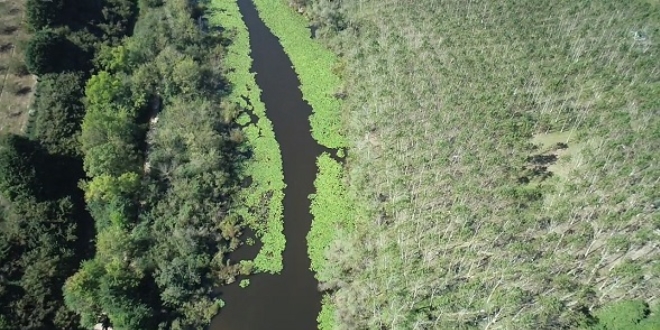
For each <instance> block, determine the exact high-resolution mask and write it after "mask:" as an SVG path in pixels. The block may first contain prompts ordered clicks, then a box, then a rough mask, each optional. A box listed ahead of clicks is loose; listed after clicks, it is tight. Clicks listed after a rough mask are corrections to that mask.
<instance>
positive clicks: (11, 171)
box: [0, 134, 41, 199]
mask: <svg viewBox="0 0 660 330" xmlns="http://www.w3.org/2000/svg"><path fill="white" fill-rule="evenodd" d="M38 157H39V156H38V153H37V147H36V146H35V142H34V141H30V140H28V139H27V138H24V137H22V136H18V135H13V134H11V135H3V136H0V193H2V195H4V196H5V197H6V198H9V199H15V198H18V197H19V196H21V195H28V196H29V195H37V194H38V193H39V192H40V191H41V189H40V187H39V183H38V181H39V180H38V179H39V177H38V174H37V172H36V169H35V163H36V162H39V161H40V159H38ZM35 190H36V191H35Z"/></svg>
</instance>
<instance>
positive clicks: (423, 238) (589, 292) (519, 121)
mask: <svg viewBox="0 0 660 330" xmlns="http://www.w3.org/2000/svg"><path fill="white" fill-rule="evenodd" d="M307 8H308V11H307V13H308V14H309V15H310V16H312V17H313V18H314V20H315V24H317V26H318V28H319V31H321V32H323V33H321V34H322V35H324V36H325V39H324V40H325V41H326V42H327V43H328V44H329V45H333V47H334V49H335V51H336V52H337V53H339V54H341V55H342V60H343V62H344V63H345V69H344V71H343V76H344V80H345V86H344V90H345V91H346V93H347V95H348V97H347V99H346V100H345V102H344V118H345V125H346V128H347V131H348V139H349V141H350V147H349V149H348V159H347V164H346V171H347V172H346V175H345V180H347V184H346V186H347V190H348V191H347V196H348V200H350V201H352V203H353V204H355V205H356V207H357V209H356V210H355V211H354V213H353V214H352V215H351V216H353V217H355V219H354V220H353V221H351V223H355V224H356V226H357V228H356V230H355V232H354V233H353V234H351V235H345V233H342V236H341V237H335V239H334V242H333V243H332V244H330V245H329V248H328V249H327V250H326V253H325V258H326V263H325V265H326V266H324V267H321V269H322V274H320V275H321V278H331V279H332V281H328V282H327V283H326V286H325V287H326V288H328V289H330V290H331V291H330V292H332V298H331V299H330V300H331V301H332V303H333V305H334V306H333V308H334V311H335V315H334V320H335V323H336V328H340V329H382V328H387V329H431V328H433V329H473V328H474V329H479V328H481V329H483V328H488V329H531V328H534V329H565V328H576V327H588V326H590V324H593V323H594V322H596V320H595V319H594V318H593V316H594V315H595V314H594V311H596V310H598V309H599V308H601V307H603V306H607V305H609V304H611V303H613V302H617V301H621V300H626V299H640V300H642V301H645V302H646V303H648V304H650V305H651V306H654V305H657V304H658V301H659V300H660V299H659V298H660V296H658V292H659V290H660V278H659V277H658V276H659V274H660V262H659V261H658V257H659V256H660V246H659V245H658V242H659V241H660V230H659V228H660V213H659V211H658V210H659V209H660V195H659V192H658V188H657V187H658V185H659V184H660V166H659V165H658V164H659V163H660V160H659V159H658V150H660V116H659V115H660V112H659V111H660V98H659V97H658V95H660V61H658V56H659V55H660V47H659V46H658V45H659V43H660V8H659V7H658V4H657V2H653V1H641V0H640V1H627V2H625V3H623V2H619V1H597V2H589V1H551V2H542V1H528V0H508V1H503V2H484V1H470V2H465V1H442V2H440V1H430V0H428V1H412V2H411V1H400V0H387V1H369V0H367V1H355V0H346V1H342V2H341V6H337V5H336V3H331V2H328V1H311V5H308V7H307ZM363 214H366V216H362V215H363ZM315 216H317V215H316V214H315ZM325 317H326V318H327V315H325Z"/></svg>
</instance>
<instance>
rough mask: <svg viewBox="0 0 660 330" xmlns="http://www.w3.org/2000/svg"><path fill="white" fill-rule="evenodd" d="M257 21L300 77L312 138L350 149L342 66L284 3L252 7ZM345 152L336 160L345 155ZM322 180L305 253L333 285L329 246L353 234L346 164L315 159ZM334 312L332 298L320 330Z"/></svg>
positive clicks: (327, 326)
mask: <svg viewBox="0 0 660 330" xmlns="http://www.w3.org/2000/svg"><path fill="white" fill-rule="evenodd" d="M254 3H255V5H256V7H257V9H258V11H259V16H260V17H261V18H262V20H263V21H264V22H265V23H266V25H267V26H268V27H269V29H270V30H271V31H272V32H273V33H274V34H275V35H276V36H277V37H278V38H279V40H280V43H281V44H282V46H283V48H284V51H285V52H286V53H287V55H288V56H289V57H290V58H291V62H292V63H293V66H294V69H295V71H296V73H297V74H298V77H299V79H300V82H301V85H300V90H301V91H302V93H303V97H304V98H305V100H306V101H307V102H309V104H310V105H311V106H312V108H313V110H314V114H313V115H312V116H311V117H310V122H311V125H312V136H313V137H314V138H315V139H316V140H317V141H318V142H319V143H320V144H322V145H324V146H326V147H330V148H344V147H346V146H347V142H346V139H345V137H344V135H343V131H344V129H343V125H342V115H341V110H342V109H341V107H342V102H341V99H340V98H339V95H338V94H339V93H340V91H341V89H342V85H341V79H340V76H339V74H338V70H339V68H338V65H339V61H338V58H337V56H336V55H334V54H332V53H331V52H330V50H329V49H327V48H326V47H325V46H324V45H322V44H320V43H319V42H318V41H315V40H313V39H312V38H311V32H310V27H309V25H310V22H309V21H307V19H306V18H304V17H303V16H301V15H300V14H299V13H296V12H295V10H293V8H291V7H289V6H288V3H287V2H285V1H262V0H255V1H254ZM343 153H344V151H343V149H340V150H339V151H338V152H337V154H338V155H339V156H344V155H343ZM317 168H318V174H317V178H316V180H315V181H314V187H315V189H316V192H315V194H311V195H310V196H309V198H310V200H311V202H312V204H311V207H310V212H311V213H312V215H313V220H312V226H311V229H310V231H309V233H308V234H307V250H308V253H309V257H310V259H311V269H312V270H313V271H314V272H315V273H316V274H315V277H316V278H317V279H318V280H319V281H321V282H334V280H333V277H334V274H332V270H333V268H332V267H331V266H329V265H328V264H327V263H326V258H325V254H326V253H340V252H341V251H340V250H334V249H333V247H332V246H331V243H332V242H333V241H335V240H338V239H340V238H341V237H343V236H344V235H347V234H348V233H349V232H351V230H352V219H353V218H354V217H356V216H357V215H356V214H355V211H354V209H353V207H352V205H351V203H350V202H349V199H348V198H347V196H346V195H345V188H344V185H343V181H344V177H343V169H342V164H341V163H340V162H338V161H337V160H335V159H333V158H332V157H331V156H330V155H329V154H327V153H324V154H323V155H321V156H319V157H318V159H317ZM333 311H334V308H333V307H332V306H331V304H330V300H329V299H328V297H324V298H323V306H322V310H321V313H320V315H319V316H318V318H317V321H318V322H319V327H320V328H321V329H333V328H334V323H333V322H332V315H333V314H334V312H333Z"/></svg>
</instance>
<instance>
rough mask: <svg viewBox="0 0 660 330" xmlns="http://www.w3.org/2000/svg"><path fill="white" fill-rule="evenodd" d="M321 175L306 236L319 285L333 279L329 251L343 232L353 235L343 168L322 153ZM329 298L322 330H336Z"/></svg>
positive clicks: (320, 322)
mask: <svg viewBox="0 0 660 330" xmlns="http://www.w3.org/2000/svg"><path fill="white" fill-rule="evenodd" d="M317 165H318V168H319V173H318V175H317V177H316V180H314V187H315V188H316V194H312V195H310V196H309V197H310V199H311V201H312V205H311V213H312V215H313V216H314V221H313V222H312V228H311V230H310V231H309V233H308V234H307V243H308V244H307V246H308V253H309V257H310V259H311V261H312V267H311V268H312V270H313V271H315V272H316V278H317V279H318V280H319V282H328V281H332V280H333V277H334V276H333V270H334V269H333V268H332V266H331V264H330V263H328V262H327V258H326V253H327V252H326V251H327V250H328V248H329V247H330V245H331V243H332V242H333V241H335V240H336V239H337V237H338V236H339V235H341V233H347V232H351V231H352V230H353V227H354V226H353V223H352V222H351V219H353V218H352V217H351V214H349V212H350V210H351V209H352V208H351V207H350V201H349V199H348V198H347V196H346V194H345V191H346V188H345V187H344V184H343V182H342V180H343V167H342V165H341V164H340V163H339V162H337V161H336V160H334V159H332V157H330V155H329V154H327V153H323V154H322V155H321V156H319V158H318V160H317ZM330 303H331V301H330V299H328V297H324V299H323V305H322V310H321V313H320V315H319V316H318V318H317V320H318V321H319V329H322V330H325V329H328V330H329V329H333V328H334V326H333V324H334V322H333V314H334V307H333V306H332V305H331V304H330Z"/></svg>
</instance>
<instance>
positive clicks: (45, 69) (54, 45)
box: [25, 30, 64, 76]
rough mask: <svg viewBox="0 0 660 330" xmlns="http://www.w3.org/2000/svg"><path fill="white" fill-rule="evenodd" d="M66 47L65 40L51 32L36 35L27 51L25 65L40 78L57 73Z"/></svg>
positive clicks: (41, 32) (29, 43)
mask: <svg viewBox="0 0 660 330" xmlns="http://www.w3.org/2000/svg"><path fill="white" fill-rule="evenodd" d="M63 46H64V38H63V37H62V36H60V35H58V34H57V33H55V32H53V31H51V30H43V31H39V32H37V33H35V34H34V36H33V37H32V39H30V41H29V42H28V44H27V47H26V49H25V65H26V67H27V69H28V71H29V72H30V73H32V74H34V75H37V76H40V75H43V74H46V73H51V72H55V70H56V68H58V67H59V63H58V61H59V57H60V55H63V54H61V51H62V48H64V47H63Z"/></svg>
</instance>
